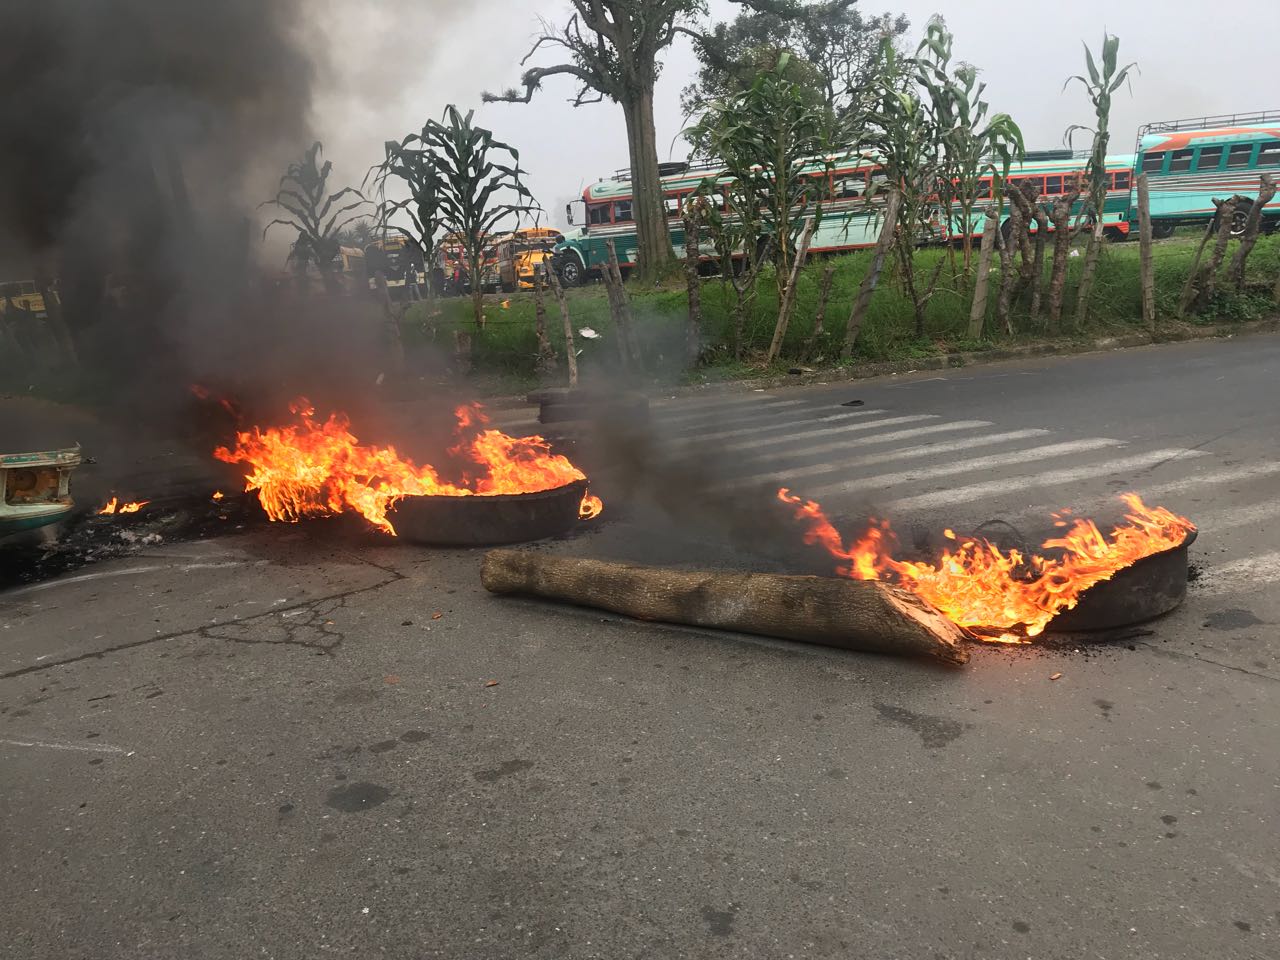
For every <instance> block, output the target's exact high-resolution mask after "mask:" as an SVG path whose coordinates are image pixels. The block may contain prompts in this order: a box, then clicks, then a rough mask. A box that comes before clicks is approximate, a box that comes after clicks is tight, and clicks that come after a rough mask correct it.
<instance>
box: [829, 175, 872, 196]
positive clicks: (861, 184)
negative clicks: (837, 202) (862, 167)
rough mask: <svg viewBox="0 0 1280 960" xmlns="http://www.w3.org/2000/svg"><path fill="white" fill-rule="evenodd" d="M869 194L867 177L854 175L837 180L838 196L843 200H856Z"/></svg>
mask: <svg viewBox="0 0 1280 960" xmlns="http://www.w3.org/2000/svg"><path fill="white" fill-rule="evenodd" d="M866 192H867V175H866V174H865V173H852V174H849V175H847V176H843V177H840V178H839V179H837V180H836V196H837V197H839V198H840V199H841V200H856V199H857V198H858V197H860V196H862V195H863V194H864V193H866Z"/></svg>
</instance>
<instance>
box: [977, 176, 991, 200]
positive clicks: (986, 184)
mask: <svg viewBox="0 0 1280 960" xmlns="http://www.w3.org/2000/svg"><path fill="white" fill-rule="evenodd" d="M977 196H978V199H980V200H986V199H987V198H988V197H990V196H991V181H990V180H988V179H985V178H984V179H982V180H979V181H978V194H977Z"/></svg>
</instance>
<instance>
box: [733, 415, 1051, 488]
mask: <svg viewBox="0 0 1280 960" xmlns="http://www.w3.org/2000/svg"><path fill="white" fill-rule="evenodd" d="M973 422H975V423H981V422H982V421H973ZM1048 434H1049V431H1048V430H1041V429H1027V430H1010V431H1008V432H1007V433H988V434H980V435H978V436H976V437H966V438H965V439H963V440H950V441H948V442H946V443H922V444H920V445H919V446H915V447H899V448H898V449H896V450H886V451H885V452H884V453H871V454H865V455H863V456H859V457H853V458H852V459H849V460H835V461H832V460H827V461H824V462H822V463H811V464H808V465H807V466H803V467H793V468H792V469H790V470H785V469H784V470H772V471H770V472H768V473H755V474H752V475H750V476H746V477H737V478H735V479H733V480H730V481H727V482H725V483H722V484H720V486H722V487H739V486H749V485H751V484H754V483H759V482H762V481H764V480H779V481H785V480H793V479H795V478H797V477H812V476H817V475H819V474H823V473H832V472H834V471H836V470H839V469H842V468H847V467H865V466H870V465H872V464H876V463H893V462H895V461H898V460H914V459H917V458H919V457H928V456H931V455H935V454H940V453H955V452H957V451H965V450H972V449H973V448H975V447H994V446H996V445H998V444H1001V443H1010V442H1012V441H1014V440H1030V439H1033V438H1035V437H1044V436H1048ZM845 449H846V445H845V444H843V443H828V444H822V445H820V446H817V447H813V448H811V449H810V450H808V451H807V453H809V454H820V453H827V452H837V451H843V450H845ZM805 453H806V452H805V451H797V452H796V454H795V455H796V456H803V455H805Z"/></svg>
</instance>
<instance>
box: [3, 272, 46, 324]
mask: <svg viewBox="0 0 1280 960" xmlns="http://www.w3.org/2000/svg"><path fill="white" fill-rule="evenodd" d="M54 296H55V297H56V296H57V293H56V292H55V293H54ZM10 310H12V311H13V314H14V316H13V317H10V319H14V318H16V317H18V316H28V317H33V318H35V319H37V320H43V319H44V318H45V317H47V316H48V315H49V311H48V309H47V307H46V306H45V302H44V294H42V293H41V292H40V290H39V288H38V287H37V286H36V282H35V281H34V280H4V281H0V314H6V313H8V312H9V311H10Z"/></svg>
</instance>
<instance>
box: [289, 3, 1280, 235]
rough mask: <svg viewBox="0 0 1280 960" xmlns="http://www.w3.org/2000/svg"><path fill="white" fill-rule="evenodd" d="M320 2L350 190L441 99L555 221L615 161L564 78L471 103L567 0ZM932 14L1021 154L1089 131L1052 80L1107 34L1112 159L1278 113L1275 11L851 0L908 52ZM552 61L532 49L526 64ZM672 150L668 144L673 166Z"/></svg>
mask: <svg viewBox="0 0 1280 960" xmlns="http://www.w3.org/2000/svg"><path fill="white" fill-rule="evenodd" d="M330 3H331V6H330V9H329V10H328V11H327V13H328V16H327V17H325V18H323V19H322V22H323V23H325V24H326V27H325V29H326V32H327V34H328V37H329V41H330V44H331V46H332V56H331V64H330V68H329V70H328V72H327V76H326V77H325V81H324V83H323V84H322V85H321V90H320V92H319V94H318V96H317V100H316V103H315V109H314V126H315V131H316V135H317V136H318V137H320V139H322V140H323V141H324V142H325V147H326V154H327V156H329V157H330V159H332V160H333V161H334V163H335V168H336V170H335V176H336V178H337V179H338V180H342V181H344V182H350V183H356V184H358V183H359V181H360V179H361V178H362V177H363V176H364V173H365V171H366V170H367V169H368V167H369V165H371V164H372V163H374V162H376V161H377V160H378V159H379V158H380V156H381V152H382V142H383V141H384V140H386V139H393V138H398V137H400V136H402V135H403V134H405V133H408V132H410V131H412V130H416V129H418V128H419V127H420V126H421V125H422V122H423V120H424V119H426V118H427V117H438V116H439V115H440V113H441V111H442V110H443V108H444V106H445V105H446V104H447V103H456V104H458V106H459V107H460V108H463V109H466V108H468V107H475V108H476V111H477V119H478V120H479V122H481V123H482V124H483V125H485V126H487V127H489V128H490V129H492V130H493V131H494V133H495V134H496V135H497V137H498V138H499V139H500V140H505V141H507V142H508V143H511V144H512V145H513V146H515V147H517V148H518V149H519V150H520V153H521V161H522V164H523V166H524V167H525V168H526V169H527V170H528V171H529V176H528V182H529V185H530V187H531V189H532V190H533V192H534V195H535V196H536V197H537V198H538V200H539V201H540V202H541V203H542V205H543V206H544V207H545V208H546V209H547V210H548V211H549V213H550V214H551V218H552V221H553V222H554V223H557V224H562V223H563V216H564V205H565V203H566V202H567V201H568V200H571V199H575V198H576V197H578V196H581V191H582V188H583V186H585V185H586V184H587V183H589V182H592V181H594V180H596V179H598V178H600V177H602V176H606V175H609V174H611V173H612V172H613V171H614V170H616V169H619V168H621V167H624V166H626V162H627V150H626V135H625V126H624V124H623V120H622V112H621V110H620V109H619V108H618V107H617V105H615V104H612V103H610V102H608V101H605V102H603V103H600V104H595V105H590V106H585V107H580V108H576V109H575V108H573V107H571V106H570V105H569V103H568V102H567V100H569V99H570V98H571V97H572V96H573V94H574V91H575V89H576V88H575V86H574V85H573V81H572V79H571V78H569V77H555V78H551V79H549V80H547V81H546V83H545V85H544V87H543V89H542V90H541V91H539V92H538V93H537V94H535V96H534V99H533V102H532V103H530V104H527V105H524V104H490V105H482V104H481V103H480V93H481V91H482V90H485V89H489V90H499V89H502V88H504V87H507V86H514V85H516V83H517V81H518V80H519V77H520V73H521V68H520V66H519V60H520V58H521V57H522V56H524V54H525V53H526V52H527V51H528V48H529V45H530V43H531V42H532V39H533V38H534V37H535V36H536V34H537V32H538V22H537V18H538V16H539V15H542V16H546V17H549V18H552V19H554V20H563V19H564V18H565V16H566V15H565V13H564V11H565V10H566V9H567V8H568V4H567V2H565V0H471V2H469V3H468V2H467V0H448V2H446V0H346V2H341V3H339V2H338V0H330ZM890 4H893V5H892V6H890ZM709 6H710V9H711V13H712V16H713V17H716V18H718V19H728V18H730V17H732V15H733V13H734V11H735V9H737V8H736V5H735V4H734V3H732V2H731V0H709ZM939 7H942V8H943V11H942V12H943V13H944V14H945V16H946V18H947V22H948V25H949V26H950V27H951V29H952V31H953V32H954V33H955V35H956V56H957V58H958V59H962V60H968V61H971V62H972V63H974V64H975V65H977V66H978V67H979V68H980V69H981V71H982V77H983V79H984V80H986V82H987V84H988V88H987V99H988V100H989V101H990V102H991V105H992V109H993V110H996V111H1000V110H1003V111H1006V112H1008V113H1010V114H1012V116H1013V118H1014V120H1016V121H1017V122H1018V123H1019V124H1020V125H1021V126H1022V129H1023V132H1024V134H1025V135H1026V138H1027V146H1028V147H1029V148H1040V149H1045V148H1050V147H1057V146H1060V145H1061V142H1062V134H1063V131H1064V130H1065V128H1066V127H1067V126H1068V125H1069V124H1071V123H1082V124H1091V121H1092V119H1093V112H1092V108H1091V106H1090V104H1089V102H1088V100H1087V99H1086V97H1085V95H1084V92H1083V89H1078V88H1076V87H1075V85H1073V86H1072V87H1069V88H1068V89H1067V90H1066V91H1065V92H1063V89H1062V85H1063V81H1064V80H1065V79H1066V78H1067V77H1068V76H1069V75H1071V74H1073V73H1081V72H1084V52H1083V49H1082V47H1081V41H1082V40H1087V41H1088V42H1089V43H1090V45H1091V46H1093V47H1094V48H1095V49H1096V48H1097V46H1098V45H1099V43H1100V42H1101V38H1102V33H1103V29H1104V27H1105V29H1107V30H1108V31H1110V32H1112V33H1115V34H1117V35H1118V36H1119V37H1120V56H1121V61H1122V62H1128V61H1130V60H1136V61H1138V63H1139V66H1140V68H1141V71H1142V72H1141V74H1138V75H1135V76H1134V78H1133V94H1132V96H1131V95H1130V94H1129V93H1128V91H1127V90H1122V91H1121V92H1120V93H1118V94H1117V98H1116V103H1115V107H1114V111H1113V115H1112V132H1113V141H1112V144H1113V152H1127V151H1128V150H1129V149H1130V146H1131V143H1132V140H1133V138H1134V135H1135V133H1136V129H1137V126H1138V124H1139V123H1142V122H1144V121H1146V120H1163V119H1172V118H1176V117H1184V116H1185V117H1190V116H1195V115H1202V114H1206V113H1229V112H1235V111H1246V110H1260V109H1267V108H1271V109H1280V89H1277V82H1276V66H1275V64H1276V59H1275V52H1274V47H1275V30H1274V27H1275V25H1276V19H1275V18H1276V10H1277V9H1280V8H1278V7H1277V4H1276V0H1216V2H1214V3H1212V4H1208V5H1206V4H1205V3H1203V2H1202V0H1120V2H1117V0H1071V2H1068V3H1056V2H1055V3H1049V2H1045V0H1021V2H1020V3H1019V2H1016V0H1015V2H1012V3H1011V2H1008V0H1000V2H997V0H963V2H959V0H951V2H949V3H945V4H944V3H943V2H942V0H897V2H896V3H895V2H894V0H863V8H864V10H865V11H866V12H868V13H877V12H881V11H883V10H890V11H892V12H894V13H899V12H900V13H904V14H906V16H907V17H908V18H910V20H911V31H910V34H909V37H910V38H911V45H912V46H914V43H915V40H916V39H918V37H919V36H920V35H921V34H922V32H923V28H924V24H925V22H926V21H927V20H928V18H929V16H930V15H931V14H932V13H934V12H935V11H936V10H938V8H939ZM553 57H554V51H553V50H550V49H544V51H543V52H541V53H540V54H538V55H537V59H536V60H535V61H533V62H535V63H544V64H545V63H552V62H555V61H554V59H553ZM695 67H696V61H695V59H694V56H693V53H692V51H691V50H690V48H689V45H688V43H687V42H679V43H677V45H676V46H674V47H673V48H672V49H671V50H670V51H669V52H668V55H667V57H666V62H665V67H664V70H663V75H662V78H661V80H660V81H659V87H658V91H657V101H656V110H655V112H656V115H657V126H658V144H659V154H660V157H661V158H662V159H666V157H667V151H668V147H669V145H670V144H671V141H672V139H673V138H674V137H676V135H677V134H678V133H679V131H680V129H681V127H682V125H683V118H682V117H681V115H680V109H679V92H680V89H681V87H683V86H684V85H685V84H686V83H688V82H689V79H690V78H691V77H692V75H693V73H694V70H695ZM683 155H684V146H683V142H682V141H677V142H676V144H675V147H674V151H673V153H672V156H673V157H675V158H679V157H682V156H683Z"/></svg>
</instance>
